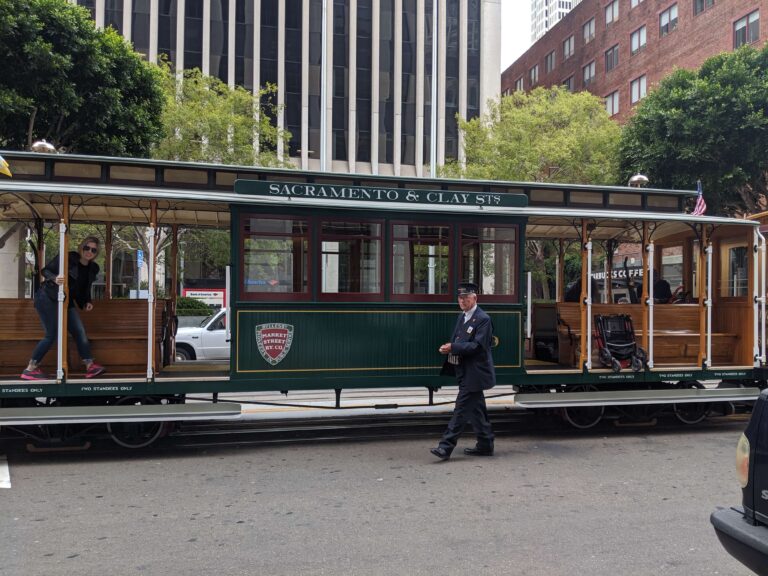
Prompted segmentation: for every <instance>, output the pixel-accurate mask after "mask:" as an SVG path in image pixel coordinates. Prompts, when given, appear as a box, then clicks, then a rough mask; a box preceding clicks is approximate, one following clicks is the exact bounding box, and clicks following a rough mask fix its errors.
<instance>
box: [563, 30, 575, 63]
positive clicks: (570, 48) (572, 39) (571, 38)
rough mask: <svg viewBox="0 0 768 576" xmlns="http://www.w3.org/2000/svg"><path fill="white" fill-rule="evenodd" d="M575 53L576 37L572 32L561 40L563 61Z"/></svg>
mask: <svg viewBox="0 0 768 576" xmlns="http://www.w3.org/2000/svg"><path fill="white" fill-rule="evenodd" d="M566 45H567V46H568V51H567V52H566V50H565V47H566ZM575 53H576V38H575V36H574V35H573V34H571V35H570V36H568V38H566V39H565V40H563V62H565V61H566V60H568V59H569V58H571V57H572V56H573V55H574V54H575Z"/></svg>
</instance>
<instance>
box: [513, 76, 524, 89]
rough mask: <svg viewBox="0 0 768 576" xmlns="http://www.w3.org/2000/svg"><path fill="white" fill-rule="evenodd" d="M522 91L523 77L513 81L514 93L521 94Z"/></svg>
mask: <svg viewBox="0 0 768 576" xmlns="http://www.w3.org/2000/svg"><path fill="white" fill-rule="evenodd" d="M522 91H523V77H522V76H520V78H518V79H517V80H515V92H522Z"/></svg>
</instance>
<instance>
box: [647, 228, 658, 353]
mask: <svg viewBox="0 0 768 576" xmlns="http://www.w3.org/2000/svg"><path fill="white" fill-rule="evenodd" d="M654 248H655V247H654V245H653V242H651V243H649V244H648V247H647V248H646V250H647V251H648V262H649V264H650V266H649V268H648V348H646V350H647V351H648V368H653V312H654V306H655V301H654V299H653V283H654V282H655V280H654V274H653V272H654V269H653V263H654V262H656V252H655V250H654Z"/></svg>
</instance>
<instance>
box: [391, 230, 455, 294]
mask: <svg viewBox="0 0 768 576" xmlns="http://www.w3.org/2000/svg"><path fill="white" fill-rule="evenodd" d="M449 231H450V228H449V227H448V226H434V225H409V224H394V225H393V226H392V294H409V295H419V294H424V295H450V292H451V291H450V287H449V284H448V282H449V278H450V273H449V264H450V261H451V253H450V240H449Z"/></svg>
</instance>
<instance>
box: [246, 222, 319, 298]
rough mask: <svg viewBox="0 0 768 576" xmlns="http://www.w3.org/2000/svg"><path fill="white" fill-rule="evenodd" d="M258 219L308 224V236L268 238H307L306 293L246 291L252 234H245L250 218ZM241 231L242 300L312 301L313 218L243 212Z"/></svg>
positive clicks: (286, 235) (275, 235)
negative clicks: (247, 251) (248, 242)
mask: <svg viewBox="0 0 768 576" xmlns="http://www.w3.org/2000/svg"><path fill="white" fill-rule="evenodd" d="M253 217H255V218H258V219H260V220H291V221H295V220H299V221H303V222H306V223H307V232H306V235H300V236H295V235H292V234H291V235H288V234H269V233H266V235H267V236H274V237H276V238H288V237H290V238H297V237H298V238H305V239H306V242H307V252H306V254H307V269H306V274H307V290H306V291H305V292H246V291H245V240H246V238H247V237H249V236H251V235H252V233H246V232H245V222H246V220H247V219H249V218H253ZM238 229H239V235H240V238H239V240H240V241H239V243H238V246H237V250H238V252H239V254H238V263H239V266H240V273H239V278H238V287H237V293H238V297H239V299H240V300H242V301H244V302H264V301H276V302H291V301H293V302H306V301H311V300H312V280H313V279H312V230H313V221H312V218H310V217H309V216H306V215H302V214H293V215H291V214H264V213H261V212H241V213H240V222H239V224H238Z"/></svg>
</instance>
